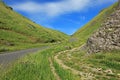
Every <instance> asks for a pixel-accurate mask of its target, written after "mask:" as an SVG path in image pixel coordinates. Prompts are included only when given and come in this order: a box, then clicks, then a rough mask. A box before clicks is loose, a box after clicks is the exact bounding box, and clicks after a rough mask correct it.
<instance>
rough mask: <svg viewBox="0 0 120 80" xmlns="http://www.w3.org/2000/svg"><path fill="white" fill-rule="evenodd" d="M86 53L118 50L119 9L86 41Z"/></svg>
mask: <svg viewBox="0 0 120 80" xmlns="http://www.w3.org/2000/svg"><path fill="white" fill-rule="evenodd" d="M86 46H87V47H88V53H97V52H100V51H106V50H107V51H109V50H114V49H119V50H120V8H118V9H117V10H115V11H114V12H113V13H112V14H111V15H110V16H109V17H108V18H107V19H105V21H104V23H102V24H101V27H100V29H99V30H97V31H96V32H95V33H94V34H93V35H92V36H91V37H90V38H89V39H88V41H87V45H86Z"/></svg>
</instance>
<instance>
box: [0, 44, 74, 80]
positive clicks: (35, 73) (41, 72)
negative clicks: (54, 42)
mask: <svg viewBox="0 0 120 80" xmlns="http://www.w3.org/2000/svg"><path fill="white" fill-rule="evenodd" d="M66 45H67V44H66ZM65 49H66V48H65V46H64V45H62V44H61V45H59V46H53V47H51V48H50V49H47V50H44V51H42V52H37V53H36V54H29V55H27V56H25V57H24V58H21V59H20V60H19V61H17V62H16V63H15V64H14V66H11V67H10V68H9V69H8V70H6V72H5V73H1V76H0V77H1V80H22V79H24V80H56V79H55V78H54V75H53V74H52V72H51V69H50V63H49V60H48V59H49V57H52V56H53V55H55V53H58V52H60V51H63V50H65ZM55 66H56V67H55V68H56V69H59V72H60V73H58V74H60V77H61V78H63V80H71V79H73V78H72V77H74V76H73V75H72V73H70V72H69V71H66V70H63V69H62V68H60V67H58V64H57V63H55ZM56 72H57V71H56ZM64 72H65V73H64ZM61 73H64V74H65V75H64V74H61ZM66 78H68V79H66ZM74 80H75V79H74Z"/></svg>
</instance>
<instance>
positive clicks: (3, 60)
mask: <svg viewBox="0 0 120 80" xmlns="http://www.w3.org/2000/svg"><path fill="white" fill-rule="evenodd" d="M47 48H49V47H48V46H44V47H41V48H33V49H26V50H20V51H16V52H8V53H4V54H0V65H6V64H9V63H11V62H13V61H15V60H17V59H19V58H20V57H23V56H25V55H26V54H30V53H35V52H37V51H40V50H44V49H47Z"/></svg>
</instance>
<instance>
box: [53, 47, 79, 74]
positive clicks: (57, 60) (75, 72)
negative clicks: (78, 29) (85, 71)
mask: <svg viewBox="0 0 120 80" xmlns="http://www.w3.org/2000/svg"><path fill="white" fill-rule="evenodd" d="M78 49H80V48H74V49H71V50H66V51H62V52H59V53H58V54H57V55H56V56H55V57H54V59H55V61H56V62H57V63H58V64H59V65H60V66H61V67H63V68H64V69H69V70H71V71H72V73H74V74H79V73H80V71H78V70H75V69H73V68H71V67H69V66H67V65H65V64H64V63H63V61H62V60H60V59H58V56H59V55H60V54H64V53H66V52H69V51H75V50H78Z"/></svg>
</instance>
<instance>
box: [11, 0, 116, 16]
mask: <svg viewBox="0 0 120 80" xmlns="http://www.w3.org/2000/svg"><path fill="white" fill-rule="evenodd" d="M111 1H114V0H63V1H60V2H49V3H44V4H42V3H36V2H31V1H27V2H24V3H17V4H15V5H11V6H12V7H13V8H14V9H15V10H20V11H24V12H27V13H37V14H45V15H47V16H58V15H61V14H66V13H68V12H75V11H82V10H84V9H87V8H89V7H91V5H92V6H94V5H98V4H104V3H107V2H111Z"/></svg>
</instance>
